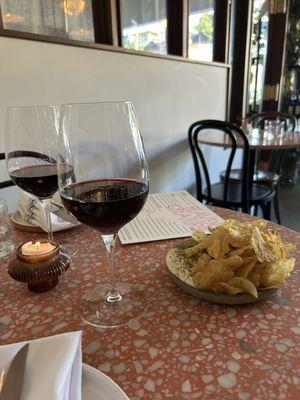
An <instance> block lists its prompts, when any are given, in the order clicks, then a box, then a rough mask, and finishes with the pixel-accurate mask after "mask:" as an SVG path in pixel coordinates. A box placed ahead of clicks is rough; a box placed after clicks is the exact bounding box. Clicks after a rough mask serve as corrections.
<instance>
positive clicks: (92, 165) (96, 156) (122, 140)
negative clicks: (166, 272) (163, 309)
mask: <svg viewBox="0 0 300 400" xmlns="http://www.w3.org/2000/svg"><path fill="white" fill-rule="evenodd" d="M67 170H72V171H73V173H72V174H66V171H67ZM58 178H59V179H58V181H59V191H60V196H61V199H62V202H63V204H64V206H65V207H66V209H67V210H68V211H69V212H70V213H71V214H72V215H73V217H75V218H76V219H77V220H78V221H80V222H82V223H83V224H86V225H88V226H90V227H91V228H93V229H95V230H96V231H98V232H99V233H100V235H101V236H102V239H103V241H104V245H105V248H106V251H107V256H108V264H109V275H110V285H101V286H100V287H98V288H96V289H95V290H93V291H92V292H90V293H88V294H87V296H86V297H85V298H84V299H83V302H82V307H81V315H82V318H83V319H84V320H85V321H86V322H87V323H89V324H91V325H94V326H100V327H114V326H121V325H126V324H127V323H128V321H129V320H131V319H133V318H139V317H141V316H142V315H143V314H144V312H145V310H146V308H147V305H148V302H149V297H148V295H147V292H146V291H145V290H143V289H140V288H137V287H135V286H134V285H130V284H128V283H118V284H117V285H116V282H115V265H114V264H115V263H114V249H115V243H116V238H117V233H118V231H119V230H120V229H121V228H122V227H123V226H124V225H125V224H127V223H128V222H130V221H131V220H132V219H133V218H135V217H136V215H137V214H138V213H139V212H140V210H141V209H142V207H143V205H144V203H145V201H146V198H147V195H148V189H149V181H148V164H147V160H146V156H145V152H144V147H143V142H142V139H141V135H140V132H139V127H138V122H137V118H136V115H135V112H134V108H133V105H132V103H131V102H110V103H85V104H67V105H63V106H62V108H61V121H60V130H59V154H58Z"/></svg>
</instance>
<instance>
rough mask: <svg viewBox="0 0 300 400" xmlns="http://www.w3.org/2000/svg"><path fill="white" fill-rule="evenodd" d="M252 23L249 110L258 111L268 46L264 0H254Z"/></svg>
mask: <svg viewBox="0 0 300 400" xmlns="http://www.w3.org/2000/svg"><path fill="white" fill-rule="evenodd" d="M252 23H253V31H252V37H251V67H250V87H249V111H259V110H260V107H261V105H262V101H263V89H264V78H265V64H266V57H267V47H268V26H269V15H268V4H267V1H266V0H254V3H253V15H252Z"/></svg>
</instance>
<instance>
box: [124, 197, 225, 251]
mask: <svg viewBox="0 0 300 400" xmlns="http://www.w3.org/2000/svg"><path fill="white" fill-rule="evenodd" d="M223 221H224V220H223V219H222V218H221V217H219V216H218V215H217V214H215V213H214V212H213V211H211V210H210V209H209V208H208V207H206V206H205V205H204V204H201V203H200V202H199V201H198V200H196V199H195V198H194V197H193V196H191V195H190V194H189V193H188V192H187V191H180V192H170V193H158V194H152V195H149V196H148V199H147V202H146V204H145V206H144V208H143V209H142V211H141V212H140V213H139V214H138V216H137V217H136V218H135V219H134V220H132V221H131V222H130V223H129V224H127V225H125V226H124V227H123V228H122V229H121V230H120V232H119V238H120V240H121V243H122V244H132V243H141V242H151V241H155V240H164V239H175V238H182V237H186V236H190V235H191V233H192V232H193V231H195V230H196V229H203V230H204V231H206V232H208V227H209V226H210V225H215V226H218V225H220V224H221V223H222V222H223Z"/></svg>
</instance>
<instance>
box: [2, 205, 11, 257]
mask: <svg viewBox="0 0 300 400" xmlns="http://www.w3.org/2000/svg"><path fill="white" fill-rule="evenodd" d="M13 249H14V243H13V241H12V237H11V224H10V218H9V214H8V208H7V203H6V201H5V200H4V199H2V198H1V197H0V258H2V257H7V256H9V255H10V254H11V253H12V251H13Z"/></svg>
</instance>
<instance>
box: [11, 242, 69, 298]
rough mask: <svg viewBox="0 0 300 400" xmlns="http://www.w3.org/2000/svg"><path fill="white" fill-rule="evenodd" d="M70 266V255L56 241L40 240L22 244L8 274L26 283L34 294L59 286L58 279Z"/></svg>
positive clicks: (12, 260)
mask: <svg viewBox="0 0 300 400" xmlns="http://www.w3.org/2000/svg"><path fill="white" fill-rule="evenodd" d="M69 265H70V257H69V255H68V254H67V253H66V252H65V251H64V250H63V249H61V248H60V246H59V244H58V243H57V242H55V241H48V240H40V241H37V242H32V241H30V242H26V243H23V244H21V245H20V246H19V247H18V248H17V251H16V255H15V257H14V258H12V259H11V261H10V263H9V266H8V270H7V272H8V273H9V275H10V276H11V277H12V278H13V279H15V280H17V281H19V282H26V283H27V286H28V289H29V290H31V291H32V292H38V293H41V292H46V291H47V290H51V289H53V288H54V287H55V286H56V285H57V284H58V277H59V275H61V274H62V273H64V272H65V271H66V270H67V269H68V268H69Z"/></svg>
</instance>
